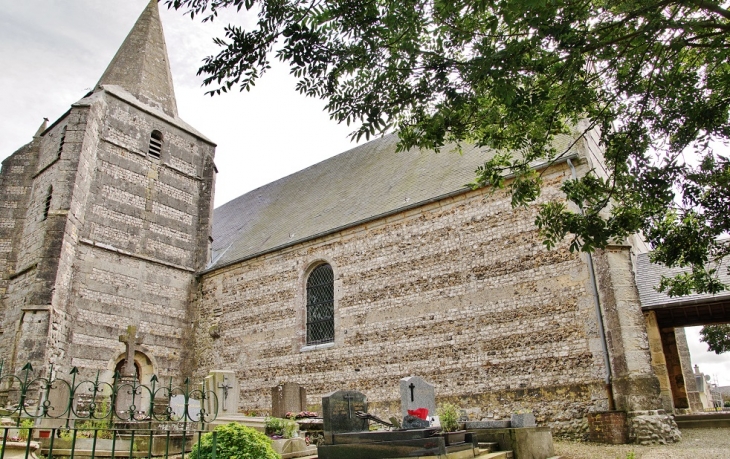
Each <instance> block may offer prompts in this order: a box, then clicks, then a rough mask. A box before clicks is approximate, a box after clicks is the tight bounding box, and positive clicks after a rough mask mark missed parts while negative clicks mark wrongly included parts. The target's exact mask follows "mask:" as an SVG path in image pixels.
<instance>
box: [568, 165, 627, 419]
mask: <svg viewBox="0 0 730 459" xmlns="http://www.w3.org/2000/svg"><path fill="white" fill-rule="evenodd" d="M567 162H568V166H570V173H571V175H572V179H573V180H576V179H577V177H578V176H577V174H576V172H575V166H573V162H572V161H571V160H570V158H568V161H567ZM580 214H581V215H584V213H583V208H581V209H580ZM587 254H588V277H590V280H591V289H592V290H593V298H594V299H595V301H594V305H595V307H596V319H597V320H598V334H599V335H600V336H601V348H602V349H603V363H604V365H605V366H606V379H605V380H604V383H605V388H606V395H608V409H609V411H614V410H615V409H616V402H615V401H614V398H613V384H612V383H611V380H612V379H613V374H612V373H611V361H610V360H609V358H608V341H607V340H606V330H605V329H604V328H603V313H602V312H601V299H600V297H599V296H598V283H597V282H596V270H595V268H594V266H593V255H592V254H591V253H590V252H587Z"/></svg>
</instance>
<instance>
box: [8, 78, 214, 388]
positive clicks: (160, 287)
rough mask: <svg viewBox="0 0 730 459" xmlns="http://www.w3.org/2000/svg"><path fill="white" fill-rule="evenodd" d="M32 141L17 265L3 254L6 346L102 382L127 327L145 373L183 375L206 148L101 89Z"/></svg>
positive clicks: (200, 248)
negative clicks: (151, 148) (152, 143)
mask: <svg viewBox="0 0 730 459" xmlns="http://www.w3.org/2000/svg"><path fill="white" fill-rule="evenodd" d="M153 130H159V131H160V132H162V133H163V147H162V152H161V155H160V158H153V157H150V156H148V154H147V151H148V145H149V138H150V134H151V132H152V131H153ZM36 144H37V147H36V148H35V156H34V158H35V161H36V162H37V166H35V167H34V168H33V169H34V170H33V171H32V172H31V175H30V176H29V177H27V178H26V182H24V183H25V184H24V185H23V186H24V188H22V189H23V190H27V195H28V197H27V198H26V201H27V202H26V203H25V204H20V203H19V204H17V205H16V206H17V207H18V208H20V207H21V206H24V209H22V212H21V211H18V213H19V214H20V213H22V215H23V218H24V220H23V221H22V222H21V223H16V222H13V230H14V231H16V233H17V234H20V236H19V237H18V238H17V239H18V240H17V243H15V244H13V245H12V246H11V247H12V249H13V252H8V253H12V255H13V267H8V263H7V259H8V258H9V257H8V256H5V257H4V258H3V262H4V263H5V266H6V269H5V271H6V272H10V271H12V272H14V273H15V274H13V275H12V276H10V279H8V276H7V275H6V276H4V279H5V280H4V281H3V282H5V284H6V285H7V287H4V286H3V288H4V290H5V291H4V292H2V293H3V295H2V296H0V298H2V301H3V309H4V312H5V314H4V323H3V330H9V331H10V330H11V331H10V332H9V333H4V335H3V337H2V342H1V345H2V349H3V350H6V352H8V353H9V354H12V355H14V359H13V360H14V361H17V362H18V363H19V364H20V365H22V364H24V363H25V361H26V360H31V361H32V363H33V366H34V367H35V368H37V369H39V371H43V370H44V369H45V367H46V366H47V364H48V362H50V363H53V364H54V365H55V366H56V368H57V370H58V371H59V372H61V373H63V372H68V370H70V368H71V367H72V366H77V367H79V369H80V370H81V372H82V376H92V375H95V374H96V371H97V370H101V371H102V375H103V377H104V378H106V379H109V378H111V375H112V374H113V371H114V366H115V364H116V363H117V362H118V361H119V360H120V359H121V358H122V354H123V351H124V345H123V344H122V343H120V342H119V339H118V338H119V335H120V334H122V333H123V332H124V330H125V329H126V327H127V326H128V325H131V324H135V325H139V328H140V332H141V334H142V335H143V338H142V339H143V347H142V349H141V350H142V351H143V352H144V353H145V356H146V357H147V358H149V359H150V362H151V364H150V366H149V367H150V371H154V372H156V373H157V374H158V376H175V377H180V375H181V372H182V371H183V367H184V360H183V357H182V356H183V352H184V349H185V348H186V346H187V344H186V343H187V341H188V339H189V333H187V319H186V317H187V314H188V306H189V303H190V300H191V293H192V288H193V285H194V282H195V275H194V274H195V272H196V271H197V270H200V269H202V268H203V267H204V266H205V264H206V263H207V261H208V254H209V250H208V245H209V235H210V221H211V213H212V195H213V184H214V175H215V166H214V164H213V155H214V148H215V147H214V145H212V144H211V143H210V141H208V140H206V139H204V138H202V137H201V136H200V135H199V134H197V133H196V132H195V131H193V130H192V129H190V128H188V127H187V126H186V125H184V123H181V122H180V121H179V120H173V119H170V118H169V117H167V116H166V115H162V114H159V113H156V112H154V111H150V109H149V108H147V107H144V106H143V105H139V106H136V105H135V104H134V103H130V102H129V101H124V100H121V99H119V98H117V97H115V96H114V95H113V94H111V93H108V92H105V91H102V92H97V93H95V94H93V95H91V96H90V97H87V98H85V99H82V100H81V101H80V102H79V103H77V104H75V105H74V106H73V107H72V109H71V110H70V111H69V112H68V113H67V114H66V115H64V117H62V118H61V119H59V120H58V121H57V122H56V123H54V125H53V126H52V127H51V128H50V129H49V130H48V131H47V132H46V133H45V135H44V136H43V137H42V138H40V139H39V140H38V141H37V142H36V143H34V144H32V145H36ZM26 156H27V155H26ZM13 158H15V159H17V160H25V159H23V158H25V156H24V157H22V158H21V156H20V155H17V154H16V156H14V157H13ZM14 161H15V160H14ZM16 162H17V161H16ZM13 166H16V164H15V163H13ZM7 170H8V171H11V170H12V171H13V173H16V174H17V173H22V172H23V171H26V169H23V170H21V169H20V168H18V167H12V168H11V167H9V168H8V169H7ZM4 173H5V169H4ZM3 183H5V181H4V182H3ZM13 186H16V187H17V188H18V189H20V187H21V186H20V185H13ZM51 186H52V187H53V192H52V194H51V204H50V209H49V210H48V212H46V211H45V202H46V197H47V196H48V190H49V189H50V187H51ZM3 187H5V185H3ZM19 199H20V198H19ZM3 253H5V252H3ZM6 370H10V371H12V366H6ZM147 376H151V375H147Z"/></svg>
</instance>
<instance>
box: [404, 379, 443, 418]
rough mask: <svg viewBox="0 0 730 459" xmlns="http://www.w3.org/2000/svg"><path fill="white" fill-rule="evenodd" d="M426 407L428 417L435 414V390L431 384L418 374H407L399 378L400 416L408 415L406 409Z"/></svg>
mask: <svg viewBox="0 0 730 459" xmlns="http://www.w3.org/2000/svg"><path fill="white" fill-rule="evenodd" d="M419 408H426V409H427V410H428V417H431V416H435V415H436V391H435V389H434V386H433V384H431V383H429V382H428V381H426V380H425V379H423V378H421V377H419V376H409V377H408V378H403V379H401V380H400V409H401V416H403V417H405V416H407V415H408V410H417V409H419Z"/></svg>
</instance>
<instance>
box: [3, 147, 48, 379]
mask: <svg viewBox="0 0 730 459" xmlns="http://www.w3.org/2000/svg"><path fill="white" fill-rule="evenodd" d="M39 147H40V138H38V137H36V138H34V139H33V141H32V142H30V143H29V144H27V145H25V146H23V147H21V148H20V149H18V151H16V152H15V153H13V154H12V155H11V156H9V157H7V158H6V159H5V160H4V161H3V162H2V168H1V169H0V314H1V316H0V317H2V319H3V320H2V323H1V324H0V353H1V354H2V355H3V356H5V361H6V362H7V363H8V364H10V365H11V366H12V357H13V352H14V345H13V344H14V342H15V336H16V334H17V333H18V324H19V320H20V310H19V308H13V307H11V306H10V304H9V303H8V298H7V293H8V286H9V285H10V282H11V280H12V279H13V278H21V279H20V280H19V282H26V283H27V278H28V276H27V273H22V272H21V273H19V272H18V268H17V263H16V261H17V258H18V247H19V245H20V238H21V235H22V228H23V226H24V222H25V217H26V209H27V207H28V200H29V199H30V192H31V183H32V177H33V174H34V173H35V170H36V164H37V161H38V150H39Z"/></svg>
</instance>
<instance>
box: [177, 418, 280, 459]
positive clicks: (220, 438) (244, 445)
mask: <svg viewBox="0 0 730 459" xmlns="http://www.w3.org/2000/svg"><path fill="white" fill-rule="evenodd" d="M215 432H217V439H216V450H215V455H216V457H217V458H226V459H280V456H279V455H278V454H276V452H274V449H273V448H272V447H271V440H269V438H268V437H267V436H266V435H264V434H262V433H260V432H257V431H256V430H254V429H252V428H250V427H246V426H243V425H241V424H236V423H233V422H232V423H230V424H226V425H223V426H218V427H216V428H215ZM212 458H213V434H212V433H207V434H205V435H203V437H202V438H201V439H200V449H198V445H197V444H195V445H194V446H193V451H192V452H191V453H190V459H212Z"/></svg>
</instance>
